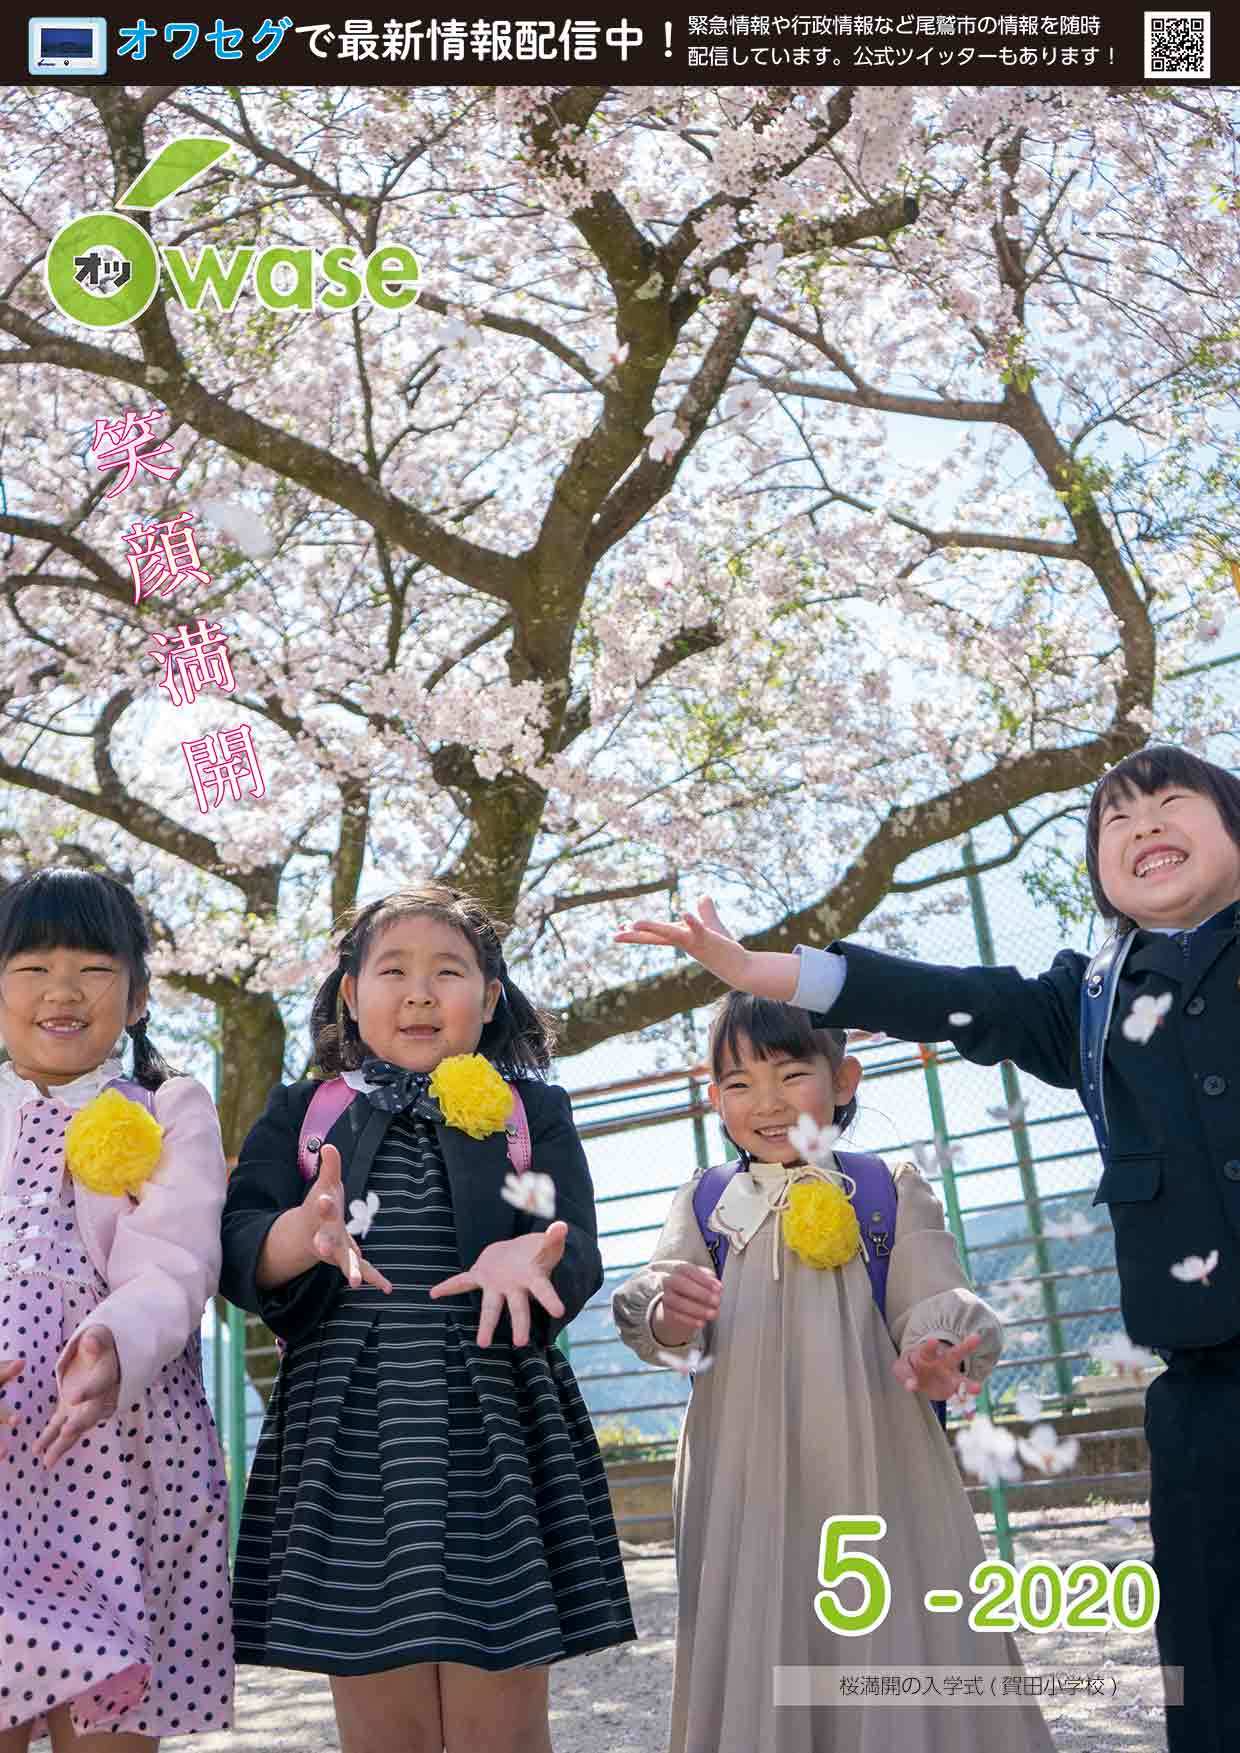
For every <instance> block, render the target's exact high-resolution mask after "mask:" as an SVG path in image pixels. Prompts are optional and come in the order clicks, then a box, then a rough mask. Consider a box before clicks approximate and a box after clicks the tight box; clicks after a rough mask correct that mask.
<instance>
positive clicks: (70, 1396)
mask: <svg viewBox="0 0 1240 1753" xmlns="http://www.w3.org/2000/svg"><path fill="white" fill-rule="evenodd" d="M120 1385H121V1360H120V1358H119V1356H118V1355H117V1351H116V1341H115V1339H113V1337H112V1333H111V1329H110V1328H108V1327H86V1328H84V1329H83V1331H82V1332H81V1333H80V1334H79V1335H78V1341H77V1344H76V1345H75V1346H74V1348H73V1351H72V1353H71V1354H70V1357H69V1361H68V1363H67V1364H66V1365H65V1367H64V1369H63V1370H61V1372H60V1398H59V1399H58V1400H57V1402H56V1410H55V1412H53V1413H52V1416H51V1418H50V1419H49V1420H48V1422H47V1427H46V1429H45V1430H43V1431H42V1432H41V1434H40V1435H39V1436H38V1437H36V1439H35V1444H34V1452H35V1454H36V1455H41V1456H42V1457H43V1465H44V1466H45V1467H54V1466H55V1465H56V1463H57V1461H59V1459H60V1457H61V1456H62V1455H65V1454H67V1453H68V1452H69V1450H70V1449H71V1448H72V1447H73V1445H74V1443H75V1442H77V1440H78V1438H79V1437H80V1436H83V1435H85V1433H86V1432H87V1431H88V1430H89V1429H90V1427H91V1426H92V1425H93V1424H99V1423H101V1422H102V1420H103V1419H105V1418H111V1416H112V1414H113V1413H114V1412H115V1411H116V1398H117V1393H118V1391H119V1389H120Z"/></svg>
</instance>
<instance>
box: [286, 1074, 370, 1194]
mask: <svg viewBox="0 0 1240 1753" xmlns="http://www.w3.org/2000/svg"><path fill="white" fill-rule="evenodd" d="M356 1094H357V1091H356V1090H355V1089H353V1088H352V1086H351V1085H349V1084H347V1083H346V1082H345V1081H344V1079H343V1077H325V1078H324V1079H323V1081H322V1083H321V1084H319V1086H318V1088H317V1089H316V1090H315V1092H314V1094H313V1095H312V1096H311V1097H310V1105H309V1107H308V1108H307V1109H306V1114H305V1118H304V1119H303V1121H302V1123H301V1136H300V1137H299V1138H298V1140H297V1166H298V1168H299V1169H300V1170H301V1174H302V1179H303V1180H305V1181H313V1179H314V1177H315V1176H316V1175H317V1174H318V1172H319V1152H320V1151H321V1150H322V1148H323V1140H324V1139H325V1138H326V1137H327V1134H328V1133H329V1132H330V1131H331V1129H332V1127H333V1126H334V1125H335V1124H336V1122H337V1120H339V1118H340V1116H341V1115H342V1114H343V1113H344V1111H345V1109H346V1108H347V1107H348V1106H349V1103H350V1102H351V1101H352V1100H353V1098H354V1096H355V1095H356Z"/></svg>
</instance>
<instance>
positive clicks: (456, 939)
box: [340, 913, 502, 1071]
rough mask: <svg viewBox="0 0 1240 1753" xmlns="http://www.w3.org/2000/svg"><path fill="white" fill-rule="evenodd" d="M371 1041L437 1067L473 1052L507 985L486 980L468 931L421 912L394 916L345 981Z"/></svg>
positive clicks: (408, 1062) (400, 1059) (394, 1056)
mask: <svg viewBox="0 0 1240 1753" xmlns="http://www.w3.org/2000/svg"><path fill="white" fill-rule="evenodd" d="M340 990H341V993H342V995H343V997H344V1002H345V1004H346V1005H347V1006H348V1008H349V1011H350V1013H351V1015H352V1016H353V1017H354V1018H355V1019H356V1022H357V1026H358V1032H359V1033H360V1035H361V1037H362V1041H363V1043H364V1045H365V1047H366V1049H367V1050H368V1051H369V1052H370V1053H373V1054H374V1055H375V1056H376V1057H377V1058H379V1059H389V1060H391V1062H392V1064H393V1065H401V1066H404V1068H405V1070H406V1071H433V1070H434V1069H435V1067H436V1066H437V1065H438V1064H439V1062H440V1060H441V1059H449V1058H451V1057H452V1055H453V1054H454V1053H474V1052H476V1051H477V1047H478V1042H479V1040H480V1039H481V1036H482V1030H483V1028H484V1026H485V1025H486V1024H487V1023H488V1022H490V1020H491V1017H492V1016H493V1014H494V1012H495V1006H496V1004H497V1003H498V1002H499V995H500V992H501V990H502V988H501V986H500V983H499V981H498V980H491V981H489V982H488V981H485V980H484V979H483V976H482V969H481V968H480V967H479V965H478V958H477V956H476V955H475V954H474V947H473V945H472V944H471V943H470V941H469V939H468V938H467V937H466V936H465V934H464V932H462V931H458V930H457V929H456V927H455V926H453V925H448V924H446V923H445V922H444V921H443V920H442V919H435V918H433V917H431V916H430V915H429V914H425V913H415V914H409V915H407V916H405V917H403V918H398V919H394V920H393V921H392V923H391V924H390V925H387V926H384V927H383V928H382V929H381V930H380V931H377V932H376V933H375V935H374V936H373V937H372V938H371V940H370V943H369V944H368V945H367V949H366V955H365V959H364V961H363V963H362V967H361V972H360V973H359V974H358V976H357V978H356V979H354V978H353V976H352V975H351V974H346V975H345V977H344V979H343V980H342V981H341V982H340Z"/></svg>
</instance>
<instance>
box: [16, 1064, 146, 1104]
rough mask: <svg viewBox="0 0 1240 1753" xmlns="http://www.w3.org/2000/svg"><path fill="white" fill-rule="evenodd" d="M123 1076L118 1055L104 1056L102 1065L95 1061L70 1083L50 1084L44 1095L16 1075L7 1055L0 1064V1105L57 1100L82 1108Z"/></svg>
mask: <svg viewBox="0 0 1240 1753" xmlns="http://www.w3.org/2000/svg"><path fill="white" fill-rule="evenodd" d="M123 1076H124V1070H123V1067H122V1065H121V1061H120V1060H119V1059H105V1060H104V1062H103V1064H102V1065H97V1066H96V1067H95V1069H94V1070H93V1071H84V1072H83V1073H82V1075H81V1077H75V1078H74V1079H73V1080H72V1082H70V1083H57V1084H53V1085H52V1086H51V1088H50V1090H49V1092H48V1094H47V1095H46V1096H45V1095H44V1094H43V1091H42V1090H41V1089H40V1088H39V1086H38V1084H37V1083H34V1082H32V1080H31V1079H30V1078H28V1077H18V1075H17V1073H16V1072H15V1071H14V1069H13V1066H12V1063H11V1061H9V1060H7V1059H6V1060H5V1062H4V1064H3V1065H0V1107H4V1108H21V1107H24V1106H25V1104H26V1103H27V1102H46V1101H56V1102H59V1103H61V1105H62V1106H63V1107H66V1108H74V1109H76V1108H84V1107H85V1106H86V1104H87V1102H92V1101H94V1099H95V1097H96V1096H97V1095H98V1094H99V1092H100V1090H102V1089H104V1088H105V1087H106V1086H107V1085H108V1084H110V1083H111V1082H112V1079H113V1078H114V1077H123Z"/></svg>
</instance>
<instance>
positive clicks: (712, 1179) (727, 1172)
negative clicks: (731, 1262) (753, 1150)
mask: <svg viewBox="0 0 1240 1753" xmlns="http://www.w3.org/2000/svg"><path fill="white" fill-rule="evenodd" d="M744 1166H745V1159H744V1157H734V1158H733V1159H732V1161H731V1162H730V1163H716V1164H715V1165H714V1167H713V1168H709V1169H703V1170H702V1173H701V1174H700V1175H699V1176H698V1178H697V1181H696V1183H695V1185H694V1188H693V1215H694V1217H696V1218H697V1226H698V1229H699V1230H700V1231H701V1232H702V1240H703V1241H704V1242H705V1243H706V1251H707V1253H708V1254H709V1255H710V1257H711V1262H712V1264H713V1265H714V1268H715V1276H716V1277H717V1278H722V1277H723V1268H724V1263H725V1261H726V1260H727V1257H728V1238H727V1237H726V1236H724V1235H720V1233H719V1231H718V1230H715V1229H712V1228H711V1225H710V1220H711V1218H712V1217H713V1216H714V1213H715V1207H716V1205H718V1203H719V1201H720V1200H721V1199H722V1198H723V1195H724V1190H725V1188H726V1187H727V1185H728V1182H729V1181H730V1180H731V1179H732V1177H733V1175H735V1174H736V1172H737V1171H738V1170H739V1169H743V1168H744Z"/></svg>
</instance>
